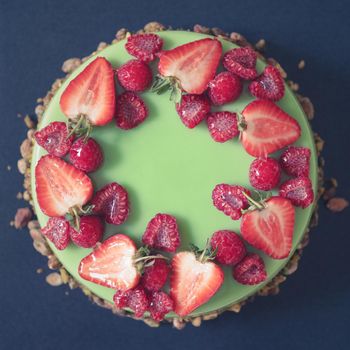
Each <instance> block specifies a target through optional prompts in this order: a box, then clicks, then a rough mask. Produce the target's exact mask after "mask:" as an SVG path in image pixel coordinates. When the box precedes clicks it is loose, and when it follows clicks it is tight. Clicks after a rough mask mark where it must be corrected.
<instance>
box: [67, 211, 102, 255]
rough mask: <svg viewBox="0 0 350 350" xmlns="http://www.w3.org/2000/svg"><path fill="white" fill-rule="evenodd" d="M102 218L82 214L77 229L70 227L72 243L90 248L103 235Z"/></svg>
mask: <svg viewBox="0 0 350 350" xmlns="http://www.w3.org/2000/svg"><path fill="white" fill-rule="evenodd" d="M103 230H104V227H103V223H102V220H101V219H100V218H99V217H98V216H96V215H88V216H82V217H81V218H80V225H79V231H77V230H76V229H75V228H73V227H70V230H69V235H70V238H71V240H72V241H73V243H75V244H76V245H77V246H79V247H83V248H92V247H94V246H95V245H96V243H97V242H98V241H100V240H101V238H102V236H103Z"/></svg>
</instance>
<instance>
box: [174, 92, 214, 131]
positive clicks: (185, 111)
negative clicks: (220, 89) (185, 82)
mask: <svg viewBox="0 0 350 350" xmlns="http://www.w3.org/2000/svg"><path fill="white" fill-rule="evenodd" d="M176 110H177V113H178V115H179V116H180V118H181V120H182V122H183V123H184V124H185V125H186V126H187V127H188V128H190V129H192V128H194V127H195V126H197V125H198V124H199V123H200V122H201V121H202V120H203V119H204V118H205V117H206V116H207V114H208V113H209V112H210V102H209V100H208V98H207V97H206V96H204V95H191V94H188V95H184V96H182V99H181V102H180V103H177V104H176Z"/></svg>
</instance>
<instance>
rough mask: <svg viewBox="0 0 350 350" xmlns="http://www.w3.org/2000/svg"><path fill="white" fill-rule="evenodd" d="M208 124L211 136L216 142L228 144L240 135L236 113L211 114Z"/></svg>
mask: <svg viewBox="0 0 350 350" xmlns="http://www.w3.org/2000/svg"><path fill="white" fill-rule="evenodd" d="M207 124H208V129H209V132H210V135H211V137H212V138H213V139H214V141H216V142H226V141H228V140H230V139H232V138H234V137H235V136H237V135H238V134H239V131H238V126H237V115H236V113H232V112H214V113H210V114H209V115H208V118H207Z"/></svg>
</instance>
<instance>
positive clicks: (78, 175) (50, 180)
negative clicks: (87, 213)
mask: <svg viewBox="0 0 350 350" xmlns="http://www.w3.org/2000/svg"><path fill="white" fill-rule="evenodd" d="M35 182H36V194H37V199H38V203H39V206H40V208H41V210H42V212H43V213H44V214H45V215H47V216H64V215H65V214H67V213H68V212H69V209H70V208H72V207H78V208H81V207H82V206H83V205H84V204H86V203H87V202H88V201H89V199H90V198H91V196H92V193H93V187H92V182H91V180H90V178H89V177H88V176H87V175H86V174H85V173H83V172H82V171H81V170H78V169H76V168H75V167H74V166H73V165H71V164H68V163H66V162H65V161H64V160H62V159H61V158H58V157H55V156H51V155H46V156H43V157H41V158H40V160H39V162H38V164H37V165H36V168H35Z"/></svg>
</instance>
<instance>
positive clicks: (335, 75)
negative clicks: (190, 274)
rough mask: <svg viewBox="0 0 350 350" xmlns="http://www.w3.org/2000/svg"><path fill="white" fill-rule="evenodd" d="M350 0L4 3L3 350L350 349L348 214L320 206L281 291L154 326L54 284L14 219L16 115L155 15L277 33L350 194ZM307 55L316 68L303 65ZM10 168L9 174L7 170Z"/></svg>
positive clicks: (278, 50) (272, 43)
mask: <svg viewBox="0 0 350 350" xmlns="http://www.w3.org/2000/svg"><path fill="white" fill-rule="evenodd" d="M348 5H349V2H348V1H345V0H344V1H337V0H333V1H317V0H315V1H305V0H304V1H272V0H270V1H261V0H260V1H259V0H257V1H248V0H235V1H219V0H210V1H199V0H188V1H181V0H173V1H171V2H170V1H168V2H166V1H164V0H163V1H162V0H159V1H143V2H142V3H141V1H134V0H127V1H125V0H119V1H107V0H99V1H91V0H81V1H37V0H33V1H25V0H24V1H18V0H17V1H8V0H0V33H1V34H0V121H1V127H0V135H1V136H0V176H1V182H0V201H1V212H0V218H1V219H0V249H1V250H0V276H1V279H0V281H1V282H0V348H1V349H8V350H11V349H39V350H40V349H65V348H67V349H101V350H102V349H108V348H123V349H124V348H125V349H127V348H128V349H136V348H138V349H140V348H143V349H151V348H165V349H175V348H177V349H181V348H183V349H187V348H190V347H191V348H199V347H201V348H203V349H209V348H212V349H228V348H234V349H256V348H258V347H261V348H262V349H316V348H318V349H329V348H334V349H346V348H349V344H350V332H349V321H350V298H349V296H350V293H349V292H350V273H349V266H350V265H349V243H350V234H349V233H350V232H349V228H348V223H349V219H348V216H349V210H347V211H344V212H343V213H341V214H338V215H335V214H332V213H330V212H328V211H327V210H326V209H325V208H324V207H323V206H321V210H320V212H321V219H320V225H319V227H318V228H317V229H316V230H315V231H314V232H313V234H312V239H311V242H312V244H311V245H310V246H309V247H308V249H307V250H306V251H305V254H304V256H303V259H302V263H301V266H300V268H299V270H298V273H297V274H295V275H293V276H292V277H290V278H289V279H288V281H287V282H286V283H285V284H284V285H283V286H282V292H281V294H280V295H278V296H276V297H269V298H259V299H258V300H256V302H254V303H253V304H251V305H249V306H247V307H245V308H244V309H243V312H242V313H241V314H239V315H235V314H232V313H226V314H225V315H223V316H221V317H220V318H219V319H217V320H215V321H211V322H206V323H204V324H203V325H202V326H201V327H200V328H199V329H196V328H194V327H192V326H187V327H186V329H185V330H183V331H181V332H178V331H176V330H174V329H172V328H171V327H167V326H165V327H162V328H160V329H150V328H148V327H147V326H145V325H144V324H142V323H141V322H135V321H132V320H129V319H121V318H118V317H114V316H113V315H112V314H111V313H109V312H108V311H105V310H102V309H100V308H98V307H96V306H93V305H91V304H90V302H88V300H87V299H86V298H85V297H83V295H82V293H81V292H80V291H73V292H71V291H69V295H68V296H67V295H65V290H66V288H65V287H61V288H52V287H49V286H48V285H47V284H46V283H45V281H44V278H45V274H41V275H37V274H36V272H35V270H36V269H37V268H38V267H43V266H44V265H45V263H46V258H43V257H41V256H39V255H38V254H37V253H35V252H34V251H33V249H32V242H31V239H30V237H29V235H28V234H27V232H26V231H25V230H22V231H16V230H14V229H13V228H11V227H10V226H9V221H10V220H11V219H12V217H13V214H14V213H15V211H16V208H17V207H18V206H19V205H21V203H20V202H19V201H17V200H16V198H15V195H16V193H17V192H18V191H19V190H20V189H21V183H22V177H21V176H20V175H19V174H18V173H17V172H16V160H17V158H18V157H19V152H18V146H19V143H20V141H21V140H22V139H23V138H24V135H25V127H24V125H23V122H22V120H21V119H18V118H17V113H22V114H25V113H27V112H31V111H33V109H34V107H35V100H36V98H37V97H39V96H42V95H44V94H45V92H46V91H47V89H48V88H49V86H50V84H51V83H52V81H53V80H54V79H55V78H56V77H58V76H61V75H62V73H61V71H60V67H61V64H62V62H63V61H64V60H65V59H67V58H69V57H74V56H76V57H82V56H85V55H87V54H89V53H90V52H91V51H93V50H94V49H95V47H96V46H97V44H98V43H99V42H100V41H110V40H112V39H113V35H114V33H115V31H116V30H117V29H118V28H121V27H126V28H128V29H130V30H136V29H139V28H140V27H142V26H143V25H144V24H145V23H147V22H149V21H150V20H153V19H157V20H158V21H160V22H163V23H165V24H168V25H171V26H173V27H174V28H178V27H183V28H191V27H192V25H193V24H195V23H201V24H204V25H207V26H220V27H222V28H223V29H224V30H226V31H238V32H241V33H243V34H245V35H246V36H247V37H248V38H249V39H250V40H251V41H253V42H255V41H257V40H258V39H260V38H262V37H263V38H265V39H266V40H267V41H268V53H269V54H270V55H272V56H273V57H275V58H277V59H279V60H280V61H281V62H283V65H284V67H285V68H286V70H287V71H288V73H289V77H290V78H291V79H292V80H295V81H297V82H299V83H300V85H301V87H302V89H301V92H302V93H304V94H306V95H308V96H309V97H310V98H311V99H312V100H313V101H314V103H315V106H316V111H317V113H316V119H315V120H314V122H313V127H314V129H315V130H317V131H318V132H320V134H321V135H323V137H324V138H325V139H326V149H325V151H324V156H325V158H326V162H327V170H326V174H327V175H328V176H335V177H337V178H338V180H339V182H340V192H342V194H343V195H345V196H347V197H348V198H349V197H350V196H349V194H350V193H349V165H348V162H349V154H348V152H349V136H348V135H349V118H350V112H349V97H350V96H349V92H350V86H349V81H350V70H349V64H348V61H349V58H350V40H349V35H350V28H349V25H350V21H349V10H350V8H349V6H348ZM300 59H305V61H306V68H305V69H304V70H303V71H299V70H298V69H297V63H298V62H299V60H300ZM7 165H11V166H12V170H11V171H7V170H6V166H7Z"/></svg>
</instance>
